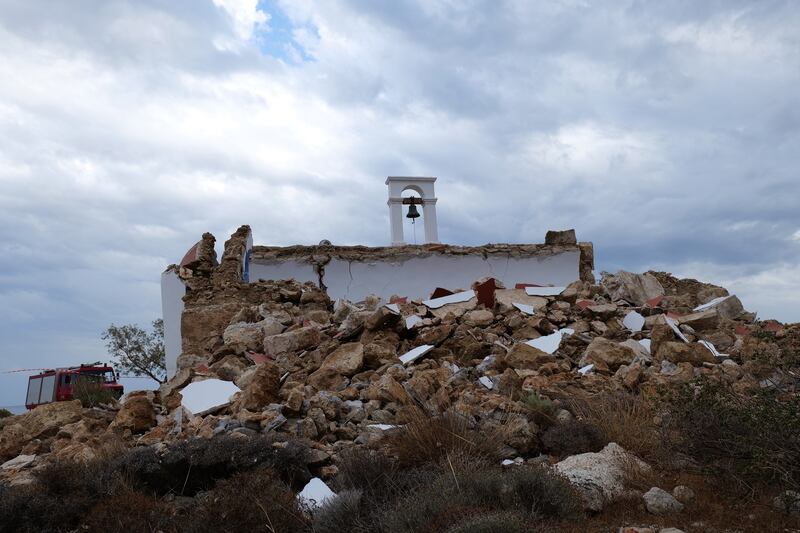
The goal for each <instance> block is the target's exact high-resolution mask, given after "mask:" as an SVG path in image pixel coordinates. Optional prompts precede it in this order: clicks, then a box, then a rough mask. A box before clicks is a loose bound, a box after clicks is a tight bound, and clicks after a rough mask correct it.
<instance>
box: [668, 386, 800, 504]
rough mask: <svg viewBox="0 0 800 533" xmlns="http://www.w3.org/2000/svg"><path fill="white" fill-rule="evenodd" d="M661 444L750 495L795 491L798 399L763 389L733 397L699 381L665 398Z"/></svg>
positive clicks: (798, 480) (799, 470) (799, 450)
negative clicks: (760, 486)
mask: <svg viewBox="0 0 800 533" xmlns="http://www.w3.org/2000/svg"><path fill="white" fill-rule="evenodd" d="M665 405H666V411H667V413H666V416H665V417H664V438H665V439H666V441H667V442H668V445H669V446H670V447H671V448H672V449H674V450H681V451H684V452H685V453H688V454H689V455H690V456H692V457H693V458H694V459H695V460H697V461H698V462H699V463H700V464H701V465H703V466H704V467H706V468H708V469H710V470H712V471H714V472H715V473H717V474H719V475H722V476H724V477H725V478H726V479H728V480H732V481H735V482H737V483H739V484H740V486H741V487H742V488H747V489H751V488H752V487H751V485H752V483H754V482H761V483H777V484H779V485H781V486H786V487H790V488H794V489H797V488H799V487H800V398H798V397H797V396H792V395H782V394H781V393H779V392H778V391H775V390H769V389H764V390H761V391H758V392H757V393H754V394H750V395H743V394H738V393H736V392H735V391H733V389H731V388H730V387H729V386H728V385H725V384H723V383H718V382H713V381H710V380H707V379H701V380H697V381H695V382H693V383H692V384H689V385H686V386H684V387H683V388H681V389H678V390H677V391H673V392H672V393H671V394H668V395H667V396H666V404H665Z"/></svg>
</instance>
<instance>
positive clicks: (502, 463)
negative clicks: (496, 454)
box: [500, 459, 517, 466]
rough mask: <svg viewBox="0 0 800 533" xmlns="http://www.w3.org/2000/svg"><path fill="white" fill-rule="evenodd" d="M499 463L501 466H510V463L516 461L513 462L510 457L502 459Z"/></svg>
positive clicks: (513, 463) (512, 463)
mask: <svg viewBox="0 0 800 533" xmlns="http://www.w3.org/2000/svg"><path fill="white" fill-rule="evenodd" d="M500 464H501V465H503V466H511V465H515V464H517V463H515V462H514V461H512V460H511V459H503V461H502V462H501V463H500Z"/></svg>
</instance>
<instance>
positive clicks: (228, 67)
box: [0, 0, 800, 405]
mask: <svg viewBox="0 0 800 533" xmlns="http://www.w3.org/2000/svg"><path fill="white" fill-rule="evenodd" d="M798 28H800V4H799V3H797V2H794V1H785V2H781V1H769V0H765V1H759V2H755V1H736V0H720V1H712V0H708V1H704V2H697V1H695V0H686V1H669V2H664V1H662V0H653V1H644V0H629V1H613V2H609V1H593V0H584V1H581V0H541V1H538V2H533V1H528V0H519V1H514V0H508V1H499V0H483V1H482V0H474V1H466V0H465V1H455V0H441V1H434V0H391V1H385V2H380V1H373V0H350V1H346V0H325V1H324V2H314V1H311V0H290V1H285V2H284V1H280V0H270V1H261V2H257V1H256V0H161V1H158V0H95V1H90V0H72V1H70V2H52V1H51V2H45V1H36V0H16V1H15V0H0V304H1V305H0V371H2V370H8V369H14V368H28V367H41V366H49V365H65V364H73V363H77V362H80V361H88V360H97V359H104V357H105V350H104V347H103V343H102V341H100V339H99V335H100V333H101V331H102V330H103V329H104V328H105V327H106V326H107V325H108V324H110V323H112V322H114V323H118V324H119V323H134V322H135V323H139V324H147V323H149V322H150V321H152V320H153V319H155V318H157V317H158V316H159V315H160V296H159V294H160V293H159V274H160V272H161V271H162V270H163V268H164V267H165V266H166V265H167V264H169V263H173V262H176V261H178V260H179V259H180V257H181V256H182V255H183V253H184V252H185V251H186V249H187V248H188V247H189V246H190V245H191V244H192V243H194V242H195V241H196V240H197V239H198V238H199V236H200V235H201V234H202V233H203V232H204V231H211V232H212V233H214V234H215V235H216V236H217V238H218V240H219V242H218V244H221V243H222V241H224V239H225V238H226V237H227V236H228V235H229V234H230V233H231V232H232V231H233V230H234V229H235V228H236V227H237V226H239V225H240V224H243V223H249V224H250V225H251V226H252V228H253V232H254V236H255V240H256V242H257V243H261V244H274V245H282V244H293V243H316V242H318V241H319V240H320V239H323V238H327V239H330V240H331V241H333V242H334V243H340V244H369V245H383V244H387V243H388V241H389V225H388V217H387V208H386V203H385V198H386V189H385V185H384V179H385V177H386V176H387V175H423V176H431V175H432V176H438V178H439V181H438V182H437V195H438V197H439V204H438V210H439V226H440V237H441V239H442V240H443V241H445V242H450V243H457V244H481V243H486V242H497V241H500V242H541V241H542V239H543V237H544V233H545V232H546V230H547V229H550V228H553V229H556V228H567V227H574V228H576V230H577V233H578V236H579V238H580V239H581V240H589V241H593V242H594V244H595V254H596V263H597V270H598V272H599V271H600V270H616V269H620V268H625V269H628V270H633V271H643V270H646V269H649V268H657V269H663V270H667V271H670V272H673V273H675V274H678V275H682V276H692V277H697V278H700V279H703V280H706V281H712V282H716V283H720V284H723V285H725V286H726V287H728V288H729V289H731V290H732V291H733V292H736V293H737V294H739V295H740V297H741V298H742V300H743V301H744V303H745V306H746V307H747V308H748V309H750V310H756V311H758V312H759V314H760V316H762V317H764V318H778V319H780V320H783V321H800V305H798V303H800V287H799V286H798V285H800V211H799V210H798V207H800V205H799V204H800V170H798V169H799V168H800V165H798V163H800V89H798V87H800V31H798ZM23 376H24V374H0V405H13V404H19V403H22V399H23V398H24V390H25V384H26V381H25V378H24V377H23Z"/></svg>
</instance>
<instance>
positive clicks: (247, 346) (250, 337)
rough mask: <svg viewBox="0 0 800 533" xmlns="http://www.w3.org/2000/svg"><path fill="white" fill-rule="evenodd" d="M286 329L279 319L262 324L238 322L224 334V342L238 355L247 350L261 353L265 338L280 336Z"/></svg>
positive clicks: (272, 319)
mask: <svg viewBox="0 0 800 533" xmlns="http://www.w3.org/2000/svg"><path fill="white" fill-rule="evenodd" d="M284 329H286V328H285V327H284V326H283V324H281V323H280V322H279V321H278V320H277V319H275V318H272V317H267V318H265V319H264V320H262V321H260V322H252V323H248V322H238V323H235V324H231V325H230V326H228V327H227V328H225V331H224V332H222V340H223V342H224V343H225V345H226V346H230V347H231V348H233V349H234V350H235V351H236V353H242V352H244V351H246V350H250V351H261V347H262V345H263V342H264V337H265V336H269V335H278V334H279V333H282V332H283V330H284Z"/></svg>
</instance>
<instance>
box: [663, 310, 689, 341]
mask: <svg viewBox="0 0 800 533" xmlns="http://www.w3.org/2000/svg"><path fill="white" fill-rule="evenodd" d="M664 319H665V320H666V321H667V324H668V325H669V327H670V328H672V331H674V332H675V335H677V336H678V338H679V339H681V340H682V341H683V342H689V339H687V338H686V335H684V334H683V332H682V331H681V330H680V329H679V328H678V321H677V320H675V319H674V318H670V317H668V316H665V317H664Z"/></svg>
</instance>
